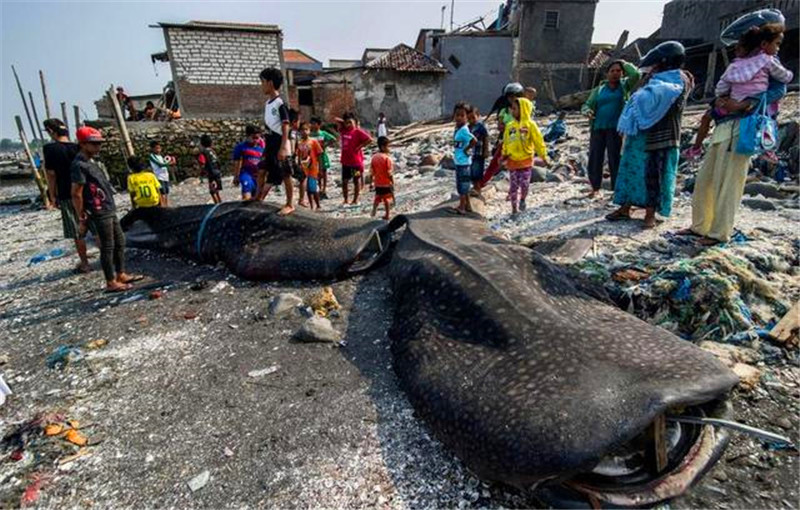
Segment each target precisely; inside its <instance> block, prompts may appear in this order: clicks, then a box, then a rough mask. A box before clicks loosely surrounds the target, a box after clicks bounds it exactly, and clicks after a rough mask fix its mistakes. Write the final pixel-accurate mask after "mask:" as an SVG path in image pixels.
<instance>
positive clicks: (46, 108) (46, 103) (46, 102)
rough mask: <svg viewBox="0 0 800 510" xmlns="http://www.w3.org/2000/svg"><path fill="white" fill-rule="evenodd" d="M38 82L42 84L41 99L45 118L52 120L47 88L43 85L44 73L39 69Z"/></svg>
mask: <svg viewBox="0 0 800 510" xmlns="http://www.w3.org/2000/svg"><path fill="white" fill-rule="evenodd" d="M39 81H40V82H41V83H42V98H44V114H45V115H46V116H47V117H45V118H47V119H52V118H53V116H52V115H50V100H49V99H47V87H46V86H45V84H44V73H43V72H42V70H41V69H39Z"/></svg>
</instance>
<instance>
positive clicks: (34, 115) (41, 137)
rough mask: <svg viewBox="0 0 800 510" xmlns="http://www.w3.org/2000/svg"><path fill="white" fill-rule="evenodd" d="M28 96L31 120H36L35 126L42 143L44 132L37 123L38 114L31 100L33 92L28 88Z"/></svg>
mask: <svg viewBox="0 0 800 510" xmlns="http://www.w3.org/2000/svg"><path fill="white" fill-rule="evenodd" d="M28 97H30V100H31V111H32V112H33V120H34V121H36V128H37V129H38V130H39V140H41V142H42V143H43V144H44V133H43V132H42V125H41V124H39V114H37V113H36V103H34V102H33V93H32V92H31V91H30V90H29V91H28Z"/></svg>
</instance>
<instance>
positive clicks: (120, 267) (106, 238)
mask: <svg viewBox="0 0 800 510" xmlns="http://www.w3.org/2000/svg"><path fill="white" fill-rule="evenodd" d="M77 134H78V143H79V144H80V152H78V154H77V155H76V156H75V159H74V160H73V161H72V165H71V167H70V171H71V177H72V204H73V206H74V207H75V212H76V214H77V217H78V219H79V221H80V222H81V224H82V225H83V224H84V223H86V222H87V221H90V222H91V223H92V224H93V225H94V227H95V228H96V229H97V237H98V238H99V240H100V263H101V265H102V266H103V274H104V275H105V277H106V291H107V292H119V291H123V290H128V289H129V288H131V285H130V284H131V282H134V281H136V280H141V279H142V277H141V276H132V275H129V274H127V273H126V272H125V235H124V234H123V233H122V227H121V226H120V224H119V219H117V208H116V205H115V204H114V189H113V188H112V187H111V183H110V182H108V178H107V177H106V173H105V171H104V169H103V168H102V163H100V162H99V161H96V160H95V159H94V157H95V156H97V155H98V154H99V153H100V146H101V144H102V142H103V136H102V135H101V134H100V132H99V131H98V130H96V129H94V128H91V127H82V128H80V129H78V133H77Z"/></svg>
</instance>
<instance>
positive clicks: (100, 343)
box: [84, 338, 108, 350]
mask: <svg viewBox="0 0 800 510" xmlns="http://www.w3.org/2000/svg"><path fill="white" fill-rule="evenodd" d="M107 345H108V340H106V339H105V338H98V339H97V340H92V341H90V342H86V344H85V345H84V347H85V348H87V349H89V350H96V349H102V348H103V347H105V346H107Z"/></svg>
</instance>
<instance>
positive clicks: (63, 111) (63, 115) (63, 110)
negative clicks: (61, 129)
mask: <svg viewBox="0 0 800 510" xmlns="http://www.w3.org/2000/svg"><path fill="white" fill-rule="evenodd" d="M61 120H63V121H64V126H65V127H66V128H67V137H69V139H70V140H72V136H71V135H70V134H69V117H67V103H65V102H63V101H62V102H61Z"/></svg>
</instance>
